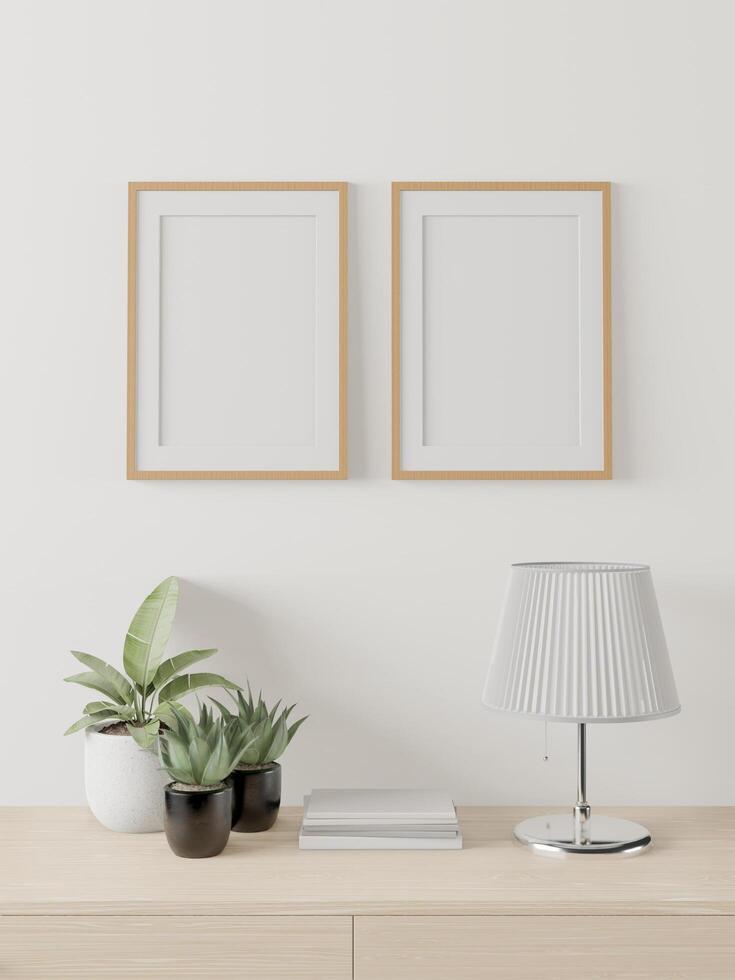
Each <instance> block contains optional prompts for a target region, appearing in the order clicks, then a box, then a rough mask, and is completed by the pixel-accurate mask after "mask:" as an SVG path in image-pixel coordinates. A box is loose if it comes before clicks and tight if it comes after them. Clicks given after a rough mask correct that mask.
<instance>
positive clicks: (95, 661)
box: [71, 650, 133, 704]
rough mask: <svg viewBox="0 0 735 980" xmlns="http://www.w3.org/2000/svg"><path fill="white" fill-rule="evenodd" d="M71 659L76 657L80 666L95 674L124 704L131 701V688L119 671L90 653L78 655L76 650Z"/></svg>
mask: <svg viewBox="0 0 735 980" xmlns="http://www.w3.org/2000/svg"><path fill="white" fill-rule="evenodd" d="M71 655H72V657H76V658H77V660H78V661H79V663H80V664H84V666H85V667H89V669H90V670H93V671H94V672H95V673H96V674H99V675H100V677H104V679H105V680H106V681H107V682H108V683H109V684H110V685H111V686H112V687H113V688H114V689H115V690H116V691H117V693H118V694H119V695H120V697H121V698H122V699H123V701H124V703H125V704H131V703H132V701H133V686H132V684H131V683H130V681H129V680H128V679H127V677H123V675H122V674H121V673H120V671H119V670H115V668H114V667H111V666H110V665H109V664H106V663H105V661H104V660H100V658H99V657H93V656H92V654H91V653H80V652H79V651H78V650H72V651H71Z"/></svg>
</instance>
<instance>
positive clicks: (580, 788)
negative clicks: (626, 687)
mask: <svg viewBox="0 0 735 980" xmlns="http://www.w3.org/2000/svg"><path fill="white" fill-rule="evenodd" d="M589 819H590V806H589V803H588V802H587V726H586V725H585V724H584V722H580V724H578V725H577V802H576V804H575V807H574V842H575V844H588V843H589V836H588V833H587V831H588V826H587V825H588V822H589Z"/></svg>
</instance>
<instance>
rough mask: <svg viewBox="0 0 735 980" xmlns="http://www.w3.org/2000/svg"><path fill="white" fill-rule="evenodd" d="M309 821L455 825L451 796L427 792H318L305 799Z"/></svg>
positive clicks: (349, 790)
mask: <svg viewBox="0 0 735 980" xmlns="http://www.w3.org/2000/svg"><path fill="white" fill-rule="evenodd" d="M304 804H305V806H304V817H305V819H306V820H308V821H311V820H313V819H314V820H339V821H342V820H349V819H352V820H364V821H368V822H370V823H372V822H374V821H391V822H392V821H401V820H407V821H410V822H412V823H418V822H425V821H430V822H434V823H436V822H443V821H446V822H454V821H455V820H456V817H457V815H456V811H455V809H454V803H453V801H452V798H451V796H449V794H448V793H444V792H441V791H440V790H426V789H315V790H313V791H312V793H311V796H309V797H306V799H305V800H304Z"/></svg>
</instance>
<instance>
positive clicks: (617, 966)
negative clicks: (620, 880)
mask: <svg viewBox="0 0 735 980" xmlns="http://www.w3.org/2000/svg"><path fill="white" fill-rule="evenodd" d="M354 976H355V980H448V978H461V980H616V978H625V980H675V978H676V980H732V978H733V977H735V919H732V918H731V917H729V916H676V917H674V916H671V917H669V916H659V917H648V916H639V917H637V918H636V917H632V916H627V917H626V916H614V917H611V916H607V917H606V916H602V917H598V916H576V917H567V918H565V917H562V916H551V915H549V916H540V917H537V916H530V917H528V918H526V919H519V918H517V917H507V916H490V917H488V916H443V917H435V916H419V917H414V916H381V917H374V916H365V917H359V918H356V919H355V974H354Z"/></svg>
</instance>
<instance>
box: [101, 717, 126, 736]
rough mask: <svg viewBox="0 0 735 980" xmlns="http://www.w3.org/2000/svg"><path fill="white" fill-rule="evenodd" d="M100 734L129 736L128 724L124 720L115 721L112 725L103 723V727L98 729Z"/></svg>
mask: <svg viewBox="0 0 735 980" xmlns="http://www.w3.org/2000/svg"><path fill="white" fill-rule="evenodd" d="M99 733H100V735H127V736H128V738H130V737H131V736H130V732H129V731H128V726H127V724H126V723H125V722H124V721H116V722H115V723H114V724H112V725H105V727H104V728H100V729H99Z"/></svg>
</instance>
